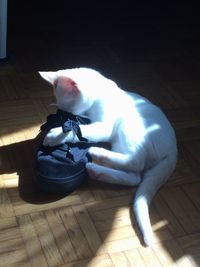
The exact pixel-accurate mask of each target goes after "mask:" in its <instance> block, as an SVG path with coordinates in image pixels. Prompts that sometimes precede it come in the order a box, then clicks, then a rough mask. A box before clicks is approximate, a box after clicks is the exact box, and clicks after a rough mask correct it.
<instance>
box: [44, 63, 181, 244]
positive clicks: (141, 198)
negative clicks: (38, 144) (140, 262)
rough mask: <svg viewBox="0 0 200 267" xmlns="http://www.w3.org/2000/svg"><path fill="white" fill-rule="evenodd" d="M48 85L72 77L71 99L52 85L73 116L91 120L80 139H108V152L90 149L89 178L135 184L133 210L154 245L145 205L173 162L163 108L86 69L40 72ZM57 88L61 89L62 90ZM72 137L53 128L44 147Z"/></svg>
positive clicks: (171, 136)
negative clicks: (76, 90)
mask: <svg viewBox="0 0 200 267" xmlns="http://www.w3.org/2000/svg"><path fill="white" fill-rule="evenodd" d="M40 75H41V76H42V77H43V78H44V79H46V80H47V81H48V82H50V83H52V84H53V83H54V81H55V80H56V79H57V78H58V77H59V76H66V77H68V78H71V79H72V80H74V81H75V82H76V84H77V86H78V88H79V90H80V95H79V96H78V97H77V98H76V99H75V101H73V104H72V102H70V101H71V100H69V98H68V96H67V94H66V93H65V94H62V90H63V88H56V89H55V95H56V97H57V104H58V107H59V108H61V109H63V110H65V111H69V112H73V113H74V114H77V115H85V116H88V117H89V118H90V119H91V124H89V125H81V126H80V128H81V132H82V134H83V136H84V137H86V138H87V139H89V140H91V141H97V142H98V141H106V142H110V143H111V146H112V149H111V151H109V150H106V149H104V148H99V147H91V148H90V150H89V153H90V154H91V156H92V159H93V161H95V163H94V162H92V163H88V164H87V166H86V167H87V170H88V173H89V175H90V177H91V178H93V179H99V180H102V181H105V182H108V183H116V184H123V185H129V186H136V185H139V187H138V189H137V192H136V196H135V200H134V204H133V209H134V212H135V216H136V220H137V222H138V225H139V228H140V230H141V232H142V234H143V237H144V242H145V244H146V245H151V244H152V243H153V233H152V229H151V225H150V219H149V204H150V202H151V200H152V198H153V196H154V195H155V193H156V192H157V191H158V189H159V188H160V187H161V186H162V185H163V184H164V183H165V182H166V181H167V179H168V178H169V176H170V175H171V174H172V172H173V170H174V168H175V166H176V160H177V147H176V137H175V134H174V130H173V128H172V127H171V125H170V123H169V121H168V120H167V118H166V116H165V115H164V114H163V112H162V111H161V110H160V109H159V108H158V107H156V106H155V105H153V104H152V103H151V102H150V101H148V100H147V99H145V98H144V97H142V96H139V95H137V94H134V93H128V92H125V91H123V90H121V89H120V88H119V87H118V86H117V84H116V83H115V82H113V81H111V80H109V79H107V78H105V77H104V76H103V75H101V74H100V73H98V72H97V71H94V70H92V69H87V68H76V69H68V70H61V71H57V72H40ZM60 92H61V93H60ZM67 141H74V142H76V137H75V136H74V135H73V134H72V133H71V132H70V133H68V134H66V133H65V134H64V133H62V129H61V128H59V127H58V128H55V129H52V130H51V131H50V132H49V133H48V134H47V136H46V138H45V140H44V144H45V145H50V146H52V145H55V144H59V143H62V142H67Z"/></svg>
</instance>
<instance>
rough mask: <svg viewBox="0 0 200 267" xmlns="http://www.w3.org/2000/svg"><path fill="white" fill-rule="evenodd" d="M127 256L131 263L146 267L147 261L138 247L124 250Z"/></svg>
mask: <svg viewBox="0 0 200 267" xmlns="http://www.w3.org/2000/svg"><path fill="white" fill-rule="evenodd" d="M124 254H125V255H126V258H127V259H128V262H129V265H130V267H131V266H134V267H145V262H144V260H143V258H142V257H141V255H140V253H139V251H138V249H130V250H126V251H124Z"/></svg>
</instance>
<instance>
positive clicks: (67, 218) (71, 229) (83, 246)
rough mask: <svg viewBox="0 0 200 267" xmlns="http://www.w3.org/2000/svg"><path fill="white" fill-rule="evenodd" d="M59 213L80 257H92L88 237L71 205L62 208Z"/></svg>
mask: <svg viewBox="0 0 200 267" xmlns="http://www.w3.org/2000/svg"><path fill="white" fill-rule="evenodd" d="M59 214H60V216H61V219H62V221H63V224H64V225H65V228H66V230H67V232H68V235H69V238H70V240H71V242H72V245H73V248H74V250H75V252H76V254H77V255H78V259H87V258H90V257H92V255H93V253H92V251H91V249H90V247H89V244H88V242H87V239H86V237H85V235H84V233H83V232H82V230H81V228H80V226H79V224H78V222H77V219H76V217H75V214H74V212H73V210H72V208H71V207H65V208H61V209H60V210H59Z"/></svg>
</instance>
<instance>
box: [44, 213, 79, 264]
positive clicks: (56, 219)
mask: <svg viewBox="0 0 200 267" xmlns="http://www.w3.org/2000/svg"><path fill="white" fill-rule="evenodd" d="M45 215H46V218H47V221H48V224H49V226H50V228H51V231H52V233H53V236H54V238H55V241H56V244H57V247H58V249H59V251H60V253H61V255H62V257H63V259H64V262H66V263H67V262H71V261H76V260H78V256H77V254H76V251H75V250H74V248H73V245H72V243H71V240H70V238H69V235H68V233H67V231H66V229H65V227H64V224H63V222H62V220H61V217H60V216H59V211H58V210H48V211H45Z"/></svg>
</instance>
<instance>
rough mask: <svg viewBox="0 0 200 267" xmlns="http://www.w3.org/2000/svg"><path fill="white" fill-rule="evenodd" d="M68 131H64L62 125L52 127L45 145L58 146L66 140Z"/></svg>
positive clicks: (44, 142) (45, 139)
mask: <svg viewBox="0 0 200 267" xmlns="http://www.w3.org/2000/svg"><path fill="white" fill-rule="evenodd" d="M67 135H68V133H63V131H62V127H57V128H53V129H51V130H50V131H49V132H48V133H47V135H46V136H45V138H44V141H43V145H44V146H56V145H59V144H63V143H65V142H66V139H67Z"/></svg>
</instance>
